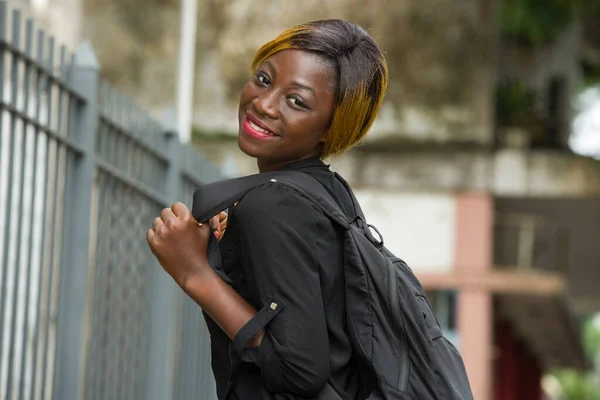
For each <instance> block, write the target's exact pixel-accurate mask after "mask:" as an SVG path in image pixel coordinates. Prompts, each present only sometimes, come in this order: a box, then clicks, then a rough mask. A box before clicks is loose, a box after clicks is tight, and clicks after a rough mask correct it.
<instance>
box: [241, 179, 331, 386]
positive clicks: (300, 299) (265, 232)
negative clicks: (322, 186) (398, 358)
mask: <svg viewBox="0 0 600 400" xmlns="http://www.w3.org/2000/svg"><path fill="white" fill-rule="evenodd" d="M236 218H237V224H238V226H239V228H240V242H241V243H240V244H241V246H242V251H243V253H244V257H246V258H247V259H249V261H250V269H251V271H247V276H248V280H249V281H252V280H253V282H249V283H250V284H254V285H255V287H256V288H258V291H259V293H260V305H259V306H258V308H259V309H258V313H257V315H256V316H255V317H254V318H253V319H252V320H250V321H249V322H248V323H247V324H246V325H245V326H244V327H243V328H242V329H241V330H240V331H239V332H238V334H237V335H236V337H235V338H234V349H235V351H236V352H237V353H238V355H239V356H240V357H241V358H242V359H243V360H244V361H247V362H257V363H258V364H259V365H260V368H261V373H262V376H263V380H264V383H265V385H266V387H267V389H268V390H269V391H271V392H289V393H294V394H298V395H302V396H314V395H316V394H317V393H318V392H319V391H320V390H321V389H322V388H323V387H324V385H325V383H326V382H327V380H328V378H329V375H330V368H329V343H328V335H327V324H326V320H325V310H324V306H323V300H322V299H323V296H322V293H321V285H320V279H319V261H318V259H317V257H316V256H315V253H314V250H315V243H316V240H315V235H317V234H318V229H319V227H322V223H323V219H326V217H325V216H324V215H323V214H322V213H321V212H320V211H319V210H317V208H316V207H315V206H314V205H313V204H312V203H310V201H308V200H307V199H305V198H304V197H302V196H301V195H299V194H297V193H296V192H295V191H293V189H290V188H288V187H286V186H283V185H281V184H279V183H269V184H268V185H266V186H262V187H259V188H257V189H255V190H254V191H252V192H251V193H249V194H248V195H247V196H246V198H244V199H243V200H242V201H241V202H240V204H239V205H238V209H236ZM263 328H264V332H265V334H264V337H263V339H262V343H261V344H260V346H259V347H258V348H248V347H244V345H245V343H246V342H247V341H248V340H249V339H250V338H251V337H252V336H253V335H254V334H255V333H256V332H258V331H259V330H260V329H263Z"/></svg>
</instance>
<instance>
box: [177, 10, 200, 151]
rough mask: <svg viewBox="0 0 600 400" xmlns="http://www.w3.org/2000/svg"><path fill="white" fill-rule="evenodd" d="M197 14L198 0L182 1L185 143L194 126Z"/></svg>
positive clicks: (180, 108) (180, 100)
mask: <svg viewBox="0 0 600 400" xmlns="http://www.w3.org/2000/svg"><path fill="white" fill-rule="evenodd" d="M197 15H198V0H183V1H182V2H181V25H180V27H181V30H180V44H179V66H178V67H179V68H178V69H179V73H178V76H177V119H178V121H177V130H178V132H179V135H180V138H181V141H182V142H183V143H187V142H189V140H190V136H191V127H192V109H193V102H194V71H195V68H196V63H195V59H196V19H197Z"/></svg>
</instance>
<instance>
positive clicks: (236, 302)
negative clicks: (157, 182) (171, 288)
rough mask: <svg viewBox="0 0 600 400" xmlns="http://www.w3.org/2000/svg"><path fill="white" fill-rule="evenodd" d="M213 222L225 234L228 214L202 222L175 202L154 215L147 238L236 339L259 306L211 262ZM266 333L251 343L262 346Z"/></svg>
mask: <svg viewBox="0 0 600 400" xmlns="http://www.w3.org/2000/svg"><path fill="white" fill-rule="evenodd" d="M211 223H212V224H215V223H217V225H216V226H215V230H214V232H218V234H217V235H215V237H216V238H217V239H220V238H221V237H223V233H224V232H225V228H226V226H227V214H225V213H221V214H219V215H218V216H216V217H214V218H211V220H210V221H209V223H207V224H198V222H196V220H195V219H194V217H193V216H192V213H191V212H190V210H189V209H188V208H187V207H186V206H185V205H183V204H182V203H175V204H173V205H172V206H171V208H165V209H163V210H162V211H161V213H160V218H156V219H154V221H153V222H152V229H150V230H148V233H147V234H146V240H147V241H148V246H150V249H151V250H152V253H153V254H154V255H155V256H156V258H157V259H158V261H159V262H160V265H162V267H163V268H164V270H165V271H167V273H168V274H169V275H171V276H172V277H173V279H174V280H175V282H177V284H178V285H179V286H181V288H182V289H183V290H184V292H185V293H187V295H188V296H190V297H191V298H192V299H193V300H194V301H195V302H196V303H197V304H198V305H199V306H200V307H201V308H202V309H203V310H204V311H205V312H206V313H207V314H208V315H210V316H211V318H213V319H214V320H215V322H216V323H217V324H218V325H219V326H220V327H221V329H222V330H223V332H225V333H226V334H227V336H229V338H230V339H231V340H233V339H234V338H235V336H236V335H237V333H238V332H239V330H240V329H241V328H242V327H243V326H244V325H245V324H246V323H247V322H248V321H249V320H250V319H252V317H254V315H256V310H255V309H254V307H252V306H251V305H250V304H249V303H248V302H247V301H246V300H244V299H243V298H242V297H241V296H240V295H239V293H237V292H236V291H235V290H233V289H232V288H231V287H230V286H229V285H228V284H226V283H225V282H224V281H223V280H222V279H221V278H220V277H219V276H218V275H217V274H216V273H215V272H214V271H213V270H212V268H211V266H210V265H209V264H208V259H207V253H206V251H207V247H208V239H209V238H210V235H211V228H210V226H209V225H210V224H211ZM213 234H214V233H213ZM263 334H264V333H263V331H262V330H261V331H260V332H259V333H258V334H257V335H255V337H253V338H252V339H251V340H250V341H249V345H252V346H258V345H259V344H260V341H261V340H262V337H263Z"/></svg>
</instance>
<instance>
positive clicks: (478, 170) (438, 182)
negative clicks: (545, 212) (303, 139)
mask: <svg viewBox="0 0 600 400" xmlns="http://www.w3.org/2000/svg"><path fill="white" fill-rule="evenodd" d="M198 150H199V151H200V152H201V153H203V154H204V155H205V156H206V157H207V158H208V159H209V160H210V161H212V162H214V163H215V164H217V165H220V166H221V167H222V168H224V169H225V171H226V172H227V173H229V174H230V175H242V174H249V173H254V172H257V170H256V162H255V160H254V159H252V158H250V157H248V156H246V155H245V154H243V153H242V152H241V151H240V150H239V149H238V147H237V143H236V142H235V141H218V142H213V141H201V142H199V143H198ZM328 162H330V163H331V164H332V165H333V167H334V169H336V170H337V171H339V172H340V173H341V174H342V175H343V176H344V177H345V178H346V179H347V180H348V181H349V182H350V183H351V184H352V185H353V187H355V188H357V189H361V190H367V189H372V190H385V191H399V192H402V193H413V194H417V193H425V194H429V193H440V194H445V193H454V192H460V191H488V192H491V193H492V194H493V195H496V196H517V197H519V196H520V197H543V196H548V197H577V196H600V163H599V162H598V161H597V160H594V159H591V158H587V157H582V156H577V155H574V154H571V153H568V152H564V151H558V150H517V149H514V150H513V149H506V150H501V151H495V152H492V151H487V150H476V149H471V150H469V149H462V150H459V149H444V148H440V149H430V150H419V151H416V150H415V151H395V152H379V151H377V152H371V151H366V150H364V149H363V148H360V147H359V148H357V149H354V150H352V151H350V152H348V153H346V154H344V155H342V156H341V157H338V158H335V159H333V160H329V161H328Z"/></svg>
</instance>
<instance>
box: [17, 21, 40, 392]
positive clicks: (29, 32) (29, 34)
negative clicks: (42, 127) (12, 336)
mask: <svg viewBox="0 0 600 400" xmlns="http://www.w3.org/2000/svg"><path fill="white" fill-rule="evenodd" d="M32 43H33V21H32V20H31V19H28V20H27V23H26V27H25V55H27V57H31V55H32V54H31V53H32ZM31 72H32V71H31V65H29V64H26V65H25V105H24V109H25V112H26V113H29V112H28V108H29V92H30V90H31ZM26 127H27V125H26V124H25V128H24V130H26V129H27V128H26ZM38 139H39V134H38V131H37V129H34V130H33V160H32V165H33V171H32V177H31V198H30V200H31V203H30V204H31V210H30V212H29V243H28V246H27V248H28V249H29V255H28V262H27V266H26V274H27V282H26V283H25V317H24V318H23V342H22V344H21V370H20V371H19V377H20V383H19V397H18V399H19V400H23V398H24V395H25V366H26V363H27V349H28V347H27V339H28V338H29V335H28V332H27V326H28V316H29V300H30V297H31V285H32V281H31V275H32V273H33V268H32V264H33V247H34V242H33V237H34V228H35V224H34V221H35V199H36V196H35V195H36V185H37V170H38V165H37V158H38Z"/></svg>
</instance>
